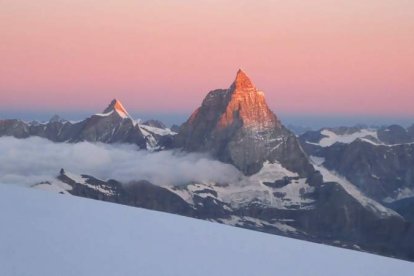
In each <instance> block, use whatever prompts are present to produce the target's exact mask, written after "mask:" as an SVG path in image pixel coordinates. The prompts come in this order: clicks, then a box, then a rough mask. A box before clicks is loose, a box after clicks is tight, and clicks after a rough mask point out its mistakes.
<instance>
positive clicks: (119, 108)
mask: <svg viewBox="0 0 414 276" xmlns="http://www.w3.org/2000/svg"><path fill="white" fill-rule="evenodd" d="M112 111H116V112H117V113H118V114H119V115H120V116H121V117H122V118H128V117H131V116H129V114H128V112H127V111H126V109H125V107H124V106H123V105H122V103H121V102H120V101H119V100H117V99H113V100H112V102H111V103H110V104H109V105H108V107H107V108H106V109H105V110H104V112H103V113H109V112H112Z"/></svg>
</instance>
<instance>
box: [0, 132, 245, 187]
mask: <svg viewBox="0 0 414 276" xmlns="http://www.w3.org/2000/svg"><path fill="white" fill-rule="evenodd" d="M61 168H64V169H65V170H67V171H70V172H72V173H76V174H89V175H92V176H94V177H97V178H100V179H116V180H118V181H121V182H124V183H127V182H130V181H134V180H142V179H144V180H148V181H150V182H152V183H154V184H158V185H180V184H183V183H187V182H190V181H215V182H236V181H237V180H238V179H239V177H240V173H239V171H238V170H237V169H236V168H234V167H233V166H231V165H228V164H224V163H221V162H219V161H216V160H212V159H210V158H208V157H207V156H205V155H201V154H195V153H189V154H184V153H180V152H174V151H162V152H156V153H150V152H147V151H142V150H141V151H140V150H138V148H137V147H136V146H134V145H125V144H123V145H108V144H100V143H98V144H94V143H89V142H82V143H77V144H69V143H53V142H51V141H49V140H46V139H42V138H38V137H31V138H28V139H16V138H13V137H1V138H0V183H4V184H19V185H26V186H27V185H32V184H35V183H38V182H41V181H45V180H50V179H52V178H54V177H55V176H57V175H58V173H59V170H60V169H61Z"/></svg>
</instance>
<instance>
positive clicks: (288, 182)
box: [166, 162, 314, 210]
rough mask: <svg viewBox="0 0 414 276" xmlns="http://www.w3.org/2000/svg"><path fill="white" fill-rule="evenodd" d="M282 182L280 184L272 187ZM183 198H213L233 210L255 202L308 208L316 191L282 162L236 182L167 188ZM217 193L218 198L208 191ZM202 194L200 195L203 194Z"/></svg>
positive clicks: (284, 206)
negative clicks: (311, 195) (312, 194)
mask: <svg viewBox="0 0 414 276" xmlns="http://www.w3.org/2000/svg"><path fill="white" fill-rule="evenodd" d="M275 182H280V183H281V184H279V185H273V183H275ZM166 188H168V189H169V190H170V191H172V192H174V193H176V194H177V195H178V196H180V197H181V198H182V199H184V200H185V201H187V202H188V203H190V204H193V203H194V202H193V197H194V195H197V196H201V197H211V198H213V199H214V200H218V201H221V202H223V203H226V204H229V205H230V206H231V207H232V208H240V207H242V206H247V205H249V204H251V203H252V202H254V203H256V204H260V205H263V206H266V207H273V208H278V209H285V210H286V209H298V208H300V209H309V208H312V206H311V204H312V203H313V200H311V199H310V198H307V197H306V194H309V193H311V192H313V191H314V188H313V187H311V186H310V185H309V184H308V183H307V182H306V179H305V178H299V177H298V175H297V174H296V173H293V172H291V171H289V170H287V169H286V168H284V167H283V166H282V165H281V164H279V163H270V162H265V163H264V165H263V168H262V169H261V170H260V171H259V172H258V173H257V174H254V175H252V176H249V177H246V176H242V177H241V179H240V180H239V182H237V183H228V184H227V185H218V184H216V183H195V184H190V185H187V186H186V187H185V189H182V188H180V189H179V188H174V187H173V188H171V187H166ZM203 191H214V193H216V195H213V194H212V193H209V192H203ZM200 192H201V193H200Z"/></svg>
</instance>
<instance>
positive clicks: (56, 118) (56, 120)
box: [49, 114, 65, 123]
mask: <svg viewBox="0 0 414 276" xmlns="http://www.w3.org/2000/svg"><path fill="white" fill-rule="evenodd" d="M62 122H65V119H62V118H61V117H60V116H59V115H57V114H55V115H53V116H52V118H50V120H49V123H62Z"/></svg>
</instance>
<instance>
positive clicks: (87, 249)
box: [0, 184, 414, 276]
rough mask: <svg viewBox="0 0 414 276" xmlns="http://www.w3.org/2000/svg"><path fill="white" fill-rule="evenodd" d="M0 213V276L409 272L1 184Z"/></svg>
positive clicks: (400, 266) (379, 260)
mask: <svg viewBox="0 0 414 276" xmlns="http://www.w3.org/2000/svg"><path fill="white" fill-rule="evenodd" d="M0 217H1V218H2V225H1V227H0V244H1V246H0V275H62V276H68V275H78V276H84V275H85V276H86V275H88V276H89V275H101V276H106V275H124V276H129V275H131V276H132V275H137V273H139V274H140V275H147V276H151V275H157V276H160V275H183V276H185V275H192V276H193V275H195V276H197V275H200V276H203V275H263V276H265V275H275V271H276V272H277V271H281V272H283V274H284V275H296V276H300V275H321V276H324V275H336V276H342V275H344V276H345V275H375V276H382V275H384V276H385V275H400V276H404V275H412V271H413V270H414V264H413V263H410V262H406V261H401V260H397V259H391V258H385V257H381V256H376V255H371V254H367V253H362V252H357V251H352V250H345V249H341V248H336V247H331V246H325V245H321V244H316V243H310V242H304V241H299V240H295V239H290V238H284V237H279V236H275V235H268V234H263V233H260V232H256V231H249V230H245V229H240V228H236V227H229V226H225V225H222V224H217V223H211V222H206V221H202V220H197V219H191V218H187V217H180V216H176V215H171V214H166V213H160V212H155V211H149V210H144V209H139V208H131V207H126V206H122V205H117V204H111V203H105V202H100V201H94V200H88V199H83V198H77V197H65V196H59V195H55V194H50V193H44V192H39V191H36V190H34V189H24V188H18V187H13V186H11V185H4V184H0ZM281 227H283V226H281ZM289 230H292V229H286V231H289ZM298 260H300V261H298Z"/></svg>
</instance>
